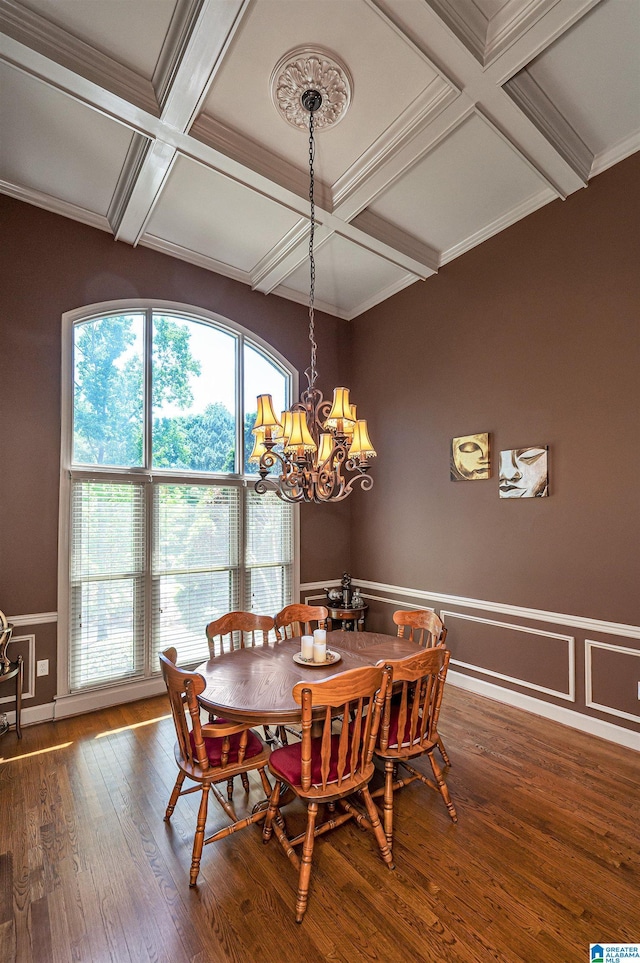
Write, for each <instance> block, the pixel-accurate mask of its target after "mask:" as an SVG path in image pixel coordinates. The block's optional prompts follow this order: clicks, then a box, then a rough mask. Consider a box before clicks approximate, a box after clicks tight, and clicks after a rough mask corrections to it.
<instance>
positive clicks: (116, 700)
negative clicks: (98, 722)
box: [54, 676, 167, 719]
mask: <svg viewBox="0 0 640 963" xmlns="http://www.w3.org/2000/svg"><path fill="white" fill-rule="evenodd" d="M166 691H167V690H166V687H165V684H164V681H163V679H162V678H161V677H160V676H158V677H156V678H154V679H143V680H141V681H140V682H129V683H126V684H125V685H114V686H109V687H108V688H105V689H92V690H91V691H90V692H76V693H73V694H72V695H65V696H56V700H55V712H54V718H55V719H65V718H67V716H79V715H82V714H83V713H85V712H93V711H94V710H95V709H106V708H108V707H109V706H121V705H124V703H125V702H135V701H136V700H137V699H148V698H150V697H151V696H156V695H160V694H161V693H163V692H166Z"/></svg>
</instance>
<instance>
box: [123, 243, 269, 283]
mask: <svg viewBox="0 0 640 963" xmlns="http://www.w3.org/2000/svg"><path fill="white" fill-rule="evenodd" d="M138 244H139V245H140V247H148V248H150V249H151V250H152V251H158V252H159V253H160V254H168V255H169V256H170V257H176V258H178V259H179V260H180V261H186V262H187V263H188V264H195V266H196V267H201V268H204V269H205V271H214V272H215V273H216V274H221V275H222V276H223V277H225V278H232V280H234V281H240V282H241V283H242V284H247V285H249V286H250V285H251V277H250V275H249V274H248V273H247V272H246V271H241V270H239V269H238V268H234V267H232V266H231V265H230V264H225V263H224V261H217V260H216V259H215V258H213V257H207V256H206V255H205V254H199V253H198V252H197V251H192V250H190V249H189V248H187V247H182V245H180V244H174V243H173V242H172V241H166V240H164V238H161V237H156V236H155V235H153V234H143V235H142V237H141V238H140V240H139V241H138Z"/></svg>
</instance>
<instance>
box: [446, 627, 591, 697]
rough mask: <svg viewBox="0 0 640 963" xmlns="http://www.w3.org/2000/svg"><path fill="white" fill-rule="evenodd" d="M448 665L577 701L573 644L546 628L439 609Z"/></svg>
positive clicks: (568, 638)
mask: <svg viewBox="0 0 640 963" xmlns="http://www.w3.org/2000/svg"><path fill="white" fill-rule="evenodd" d="M440 618H441V619H442V620H443V621H444V623H445V625H446V626H447V628H448V630H449V635H448V637H447V645H448V646H449V647H450V649H451V653H452V656H451V664H452V665H455V666H458V667H460V668H465V669H472V670H475V671H476V672H481V673H482V674H483V675H486V676H489V677H491V678H492V679H501V680H503V681H505V682H515V683H517V684H518V685H521V686H524V688H526V689H534V690H535V691H537V692H543V693H545V694H546V695H551V696H555V697H556V698H558V699H566V700H567V701H569V702H575V697H576V686H575V639H574V637H573V636H571V635H561V634H559V633H557V632H549V631H547V630H546V629H540V628H531V627H530V626H528V625H516V624H515V623H513V622H500V621H498V620H496V619H486V618H481V617H480V616H477V615H467V614H464V615H463V614H462V613H461V612H449V611H447V610H445V609H441V610H440Z"/></svg>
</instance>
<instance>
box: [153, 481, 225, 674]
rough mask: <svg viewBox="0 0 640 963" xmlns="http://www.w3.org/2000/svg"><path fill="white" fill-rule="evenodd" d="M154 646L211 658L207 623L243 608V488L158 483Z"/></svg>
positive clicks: (188, 658) (185, 659) (185, 657)
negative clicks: (241, 491)
mask: <svg viewBox="0 0 640 963" xmlns="http://www.w3.org/2000/svg"><path fill="white" fill-rule="evenodd" d="M154 519H155V521H154V539H153V562H152V581H153V589H152V607H153V619H152V623H153V645H152V664H151V671H152V672H153V671H157V670H158V668H159V665H158V653H159V652H161V651H162V650H163V649H165V648H167V647H168V646H170V645H172V646H175V648H176V649H177V651H178V662H179V663H189V662H201V661H202V660H203V659H206V658H207V656H208V647H207V640H206V635H205V626H206V625H207V623H208V622H210V621H211V620H212V619H216V618H219V616H221V615H224V614H225V613H226V612H230V611H232V610H233V609H237V608H238V607H239V571H238V568H239V538H240V489H238V488H234V487H231V486H216V485H164V484H156V485H154Z"/></svg>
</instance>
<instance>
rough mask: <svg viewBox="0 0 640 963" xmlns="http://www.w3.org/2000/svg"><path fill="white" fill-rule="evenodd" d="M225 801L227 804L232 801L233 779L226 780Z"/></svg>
mask: <svg viewBox="0 0 640 963" xmlns="http://www.w3.org/2000/svg"><path fill="white" fill-rule="evenodd" d="M227 799H228V800H229V802H231V800H232V799H233V778H231V779H227Z"/></svg>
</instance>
